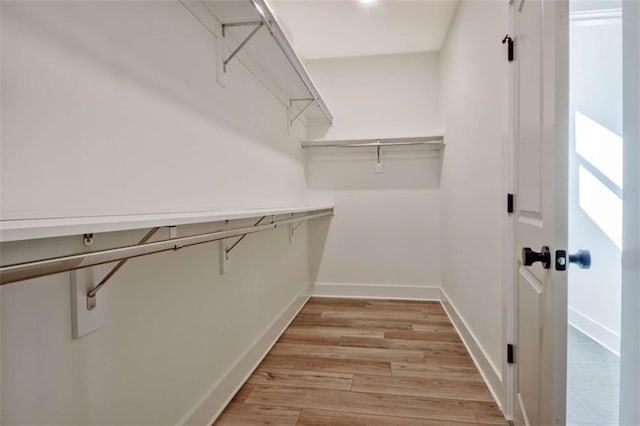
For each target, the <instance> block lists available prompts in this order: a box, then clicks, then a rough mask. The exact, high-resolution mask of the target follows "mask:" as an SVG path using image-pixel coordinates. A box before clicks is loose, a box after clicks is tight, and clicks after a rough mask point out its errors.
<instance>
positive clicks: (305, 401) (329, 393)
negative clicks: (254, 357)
mask: <svg viewBox="0 0 640 426" xmlns="http://www.w3.org/2000/svg"><path fill="white" fill-rule="evenodd" d="M245 403H246V404H257V405H268V406H284V407H293V408H299V409H303V408H311V409H320V410H330V411H341V412H346V413H360V414H377V415H388V414H389V413H394V414H395V415H396V416H398V417H414V418H421V419H432V420H451V421H459V422H467V423H475V422H476V415H475V413H474V410H473V407H472V406H470V402H467V401H454V400H438V399H432V398H423V397H415V396H402V395H386V394H375V393H360V392H346V391H334V390H320V389H308V390H305V392H300V391H299V390H297V389H294V388H282V387H277V388H276V387H270V386H257V387H256V389H255V390H254V391H253V392H251V395H250V396H249V398H247V400H246V401H245Z"/></svg>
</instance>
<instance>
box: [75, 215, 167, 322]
mask: <svg viewBox="0 0 640 426" xmlns="http://www.w3.org/2000/svg"><path fill="white" fill-rule="evenodd" d="M172 228H174V229H175V227H172ZM158 229H160V228H159V227H155V228H151V230H150V231H149V232H147V234H146V235H145V236H144V237H142V239H141V240H140V242H139V243H138V245H141V244H144V243H146V242H147V241H149V239H150V238H151V237H153V235H154V234H155V233H156V232H158ZM173 232H174V230H171V233H173ZM128 260H129V259H122V260H121V261H120V262H118V264H117V265H116V266H114V267H113V268H112V269H111V270H110V271H109V272H108V273H107V275H105V276H104V278H102V280H100V282H99V283H98V285H96V286H95V287H94V288H93V289H91V290H90V291H89V293H88V294H87V309H88V310H90V311H93V310H94V309H95V308H96V295H97V294H98V292H99V291H100V289H101V288H102V287H104V285H105V284H106V283H107V281H109V280H110V279H111V277H113V276H114V275H115V274H116V272H118V271H119V270H120V268H122V267H123V266H124V264H125V263H127V261H128Z"/></svg>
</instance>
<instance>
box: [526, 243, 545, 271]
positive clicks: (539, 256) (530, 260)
mask: <svg viewBox="0 0 640 426" xmlns="http://www.w3.org/2000/svg"><path fill="white" fill-rule="evenodd" d="M536 262H540V263H542V267H543V268H544V269H549V268H550V267H551V250H550V249H549V247H547V246H542V248H541V249H540V252H536V251H533V250H532V249H531V247H525V248H523V249H522V263H523V264H524V266H531V265H533V264H534V263H536Z"/></svg>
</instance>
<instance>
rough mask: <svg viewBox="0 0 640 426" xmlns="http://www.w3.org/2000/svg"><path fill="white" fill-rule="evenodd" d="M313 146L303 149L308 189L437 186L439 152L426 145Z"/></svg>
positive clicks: (440, 162) (373, 188)
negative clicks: (381, 146)
mask: <svg viewBox="0 0 640 426" xmlns="http://www.w3.org/2000/svg"><path fill="white" fill-rule="evenodd" d="M380 162H381V164H382V166H381V172H376V163H377V154H376V148H313V149H308V150H307V151H306V166H307V167H306V168H305V170H306V177H307V187H308V189H309V190H331V189H337V190H385V189H438V188H439V187H440V172H441V170H442V156H441V155H440V153H439V152H437V151H430V150H429V149H428V148H426V149H425V148H423V147H420V148H416V147H412V148H406V147H403V148H402V147H392V148H389V147H383V148H382V149H381V153H380Z"/></svg>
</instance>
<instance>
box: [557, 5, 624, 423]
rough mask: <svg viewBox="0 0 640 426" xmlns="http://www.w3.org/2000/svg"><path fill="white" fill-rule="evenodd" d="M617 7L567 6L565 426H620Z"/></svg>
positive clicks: (620, 173) (619, 14) (619, 11)
mask: <svg viewBox="0 0 640 426" xmlns="http://www.w3.org/2000/svg"><path fill="white" fill-rule="evenodd" d="M621 8H622V4H621V2H612V1H607V2H584V1H572V2H570V21H569V33H570V44H569V49H570V84H569V85H570V95H569V136H570V137H569V141H570V142H569V143H570V146H569V194H568V195H569V197H568V199H569V206H568V214H569V221H568V222H569V227H568V231H569V251H570V252H571V253H574V252H577V251H578V250H580V249H589V250H590V251H591V255H592V256H593V259H594V261H593V264H592V266H591V269H589V270H582V269H578V268H570V269H569V276H568V311H567V320H568V321H567V322H568V324H567V327H568V330H567V409H566V415H567V424H568V425H578V424H580V425H582V424H598V425H607V424H618V406H619V390H620V336H621V332H620V327H621V251H622V190H623V179H622V176H623V167H622V162H623V155H622V152H623V144H622V105H623V100H622V97H623V90H622V9H621Z"/></svg>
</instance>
